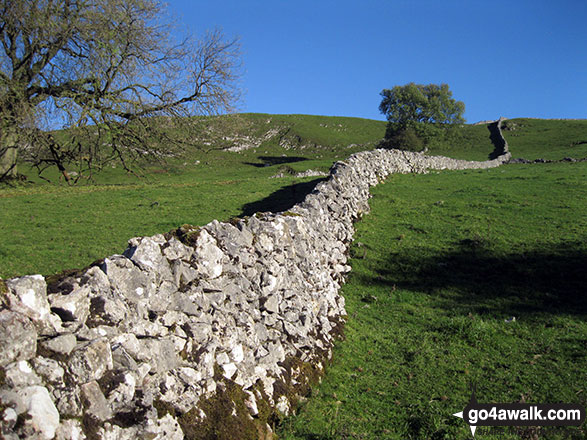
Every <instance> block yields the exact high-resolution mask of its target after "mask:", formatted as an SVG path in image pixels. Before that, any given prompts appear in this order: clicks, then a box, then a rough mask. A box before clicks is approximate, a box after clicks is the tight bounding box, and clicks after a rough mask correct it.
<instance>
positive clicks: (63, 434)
mask: <svg viewBox="0 0 587 440" xmlns="http://www.w3.org/2000/svg"><path fill="white" fill-rule="evenodd" d="M86 438H87V437H86V435H85V434H84V430H83V427H82V424H81V422H80V421H79V420H75V419H67V420H63V421H61V423H60V424H59V427H58V428H57V432H56V433H55V440H85V439H86Z"/></svg>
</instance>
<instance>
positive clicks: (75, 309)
mask: <svg viewBox="0 0 587 440" xmlns="http://www.w3.org/2000/svg"><path fill="white" fill-rule="evenodd" d="M90 292H91V289H90V287H89V286H84V287H79V288H77V289H75V290H73V291H72V292H71V293H69V294H68V295H59V294H57V295H50V296H49V302H50V304H51V310H52V311H53V312H54V313H57V314H58V315H59V316H60V317H61V320H62V321H64V322H66V321H78V322H81V323H82V324H83V323H85V322H86V319H87V318H88V315H89V314H90Z"/></svg>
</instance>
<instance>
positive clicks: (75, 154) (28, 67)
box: [0, 0, 240, 180]
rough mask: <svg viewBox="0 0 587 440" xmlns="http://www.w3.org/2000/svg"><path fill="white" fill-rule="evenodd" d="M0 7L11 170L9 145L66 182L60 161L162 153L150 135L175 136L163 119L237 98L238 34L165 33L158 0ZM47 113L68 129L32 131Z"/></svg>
mask: <svg viewBox="0 0 587 440" xmlns="http://www.w3.org/2000/svg"><path fill="white" fill-rule="evenodd" d="M0 11H1V12H2V16H1V17H0V41H1V44H2V47H3V53H1V54H0V129H1V131H0V147H1V148H2V149H0V173H3V170H5V169H9V174H10V173H13V172H14V169H15V167H14V164H8V163H7V162H6V161H5V160H4V159H5V158H6V157H7V156H6V154H5V153H2V152H3V151H8V148H11V149H12V150H14V147H16V148H18V151H19V154H21V156H26V157H28V158H29V159H30V160H31V161H33V162H35V161H36V162H37V163H38V164H41V165H40V166H39V167H38V168H39V169H41V168H43V169H44V166H45V165H46V164H49V163H51V164H53V165H55V166H57V167H58V168H59V169H60V170H61V171H62V173H63V175H64V177H65V179H66V180H67V176H66V174H65V173H66V166H67V164H73V163H76V164H77V167H78V169H89V170H92V169H95V168H99V167H100V164H101V163H102V162H103V161H111V160H112V159H113V158H114V157H116V158H117V159H118V160H119V161H120V162H121V164H122V165H123V167H124V168H128V169H130V168H131V165H130V162H129V160H130V161H132V159H136V158H138V157H140V156H144V154H152V155H154V156H161V154H160V152H161V149H162V145H158V144H157V142H158V140H159V139H168V140H169V139H173V140H174V142H168V143H167V144H168V147H167V148H168V149H171V150H173V149H175V148H176V147H177V146H179V145H181V144H182V143H183V142H184V140H182V139H180V138H179V137H178V136H170V135H169V133H170V132H173V130H171V129H169V128H168V127H169V123H172V122H169V121H178V119H177V116H189V115H197V114H210V113H211V114H216V113H221V112H225V111H231V110H232V109H233V106H234V103H235V102H236V101H237V100H238V98H239V93H238V89H237V87H236V81H237V79H238V76H239V73H240V47H239V45H238V41H237V40H232V41H225V39H224V37H223V35H222V33H221V32H219V31H214V32H210V33H208V34H206V35H204V36H203V37H202V38H201V39H199V40H194V39H193V38H191V37H186V38H185V39H183V40H181V41H180V42H176V41H174V40H173V39H172V38H171V37H170V23H169V22H166V21H163V20H162V19H161V17H162V16H163V14H162V13H163V5H162V4H161V3H160V2H159V1H158V0H44V1H32V0H0ZM48 111H50V112H51V116H52V117H53V120H54V121H55V120H58V121H62V124H63V126H64V127H71V129H73V128H75V129H76V130H77V131H75V134H72V133H74V132H73V131H72V132H71V133H70V135H69V136H53V135H51V134H50V132H48V131H47V130H46V129H45V130H40V128H42V127H41V122H40V121H41V120H42V119H43V118H46V117H47V116H48V114H47V115H46V112H48ZM160 117H164V118H166V119H165V120H166V121H167V122H168V123H166V124H156V123H154V121H155V120H156V118H160ZM35 121H36V122H35ZM159 125H162V127H160V126H159ZM50 128H56V127H55V124H54V123H53V125H52V126H51V127H50ZM71 129H70V130H71ZM175 131H177V130H175ZM30 139H34V143H33V142H30ZM41 140H43V141H41ZM10 143H12V144H13V145H9V144H10ZM31 145H34V146H36V147H34V148H33V147H31ZM25 146H26V148H25ZM34 149H36V150H35V151H34V153H33V152H32V151H33V150H34ZM12 150H11V151H12ZM137 151H141V152H142V153H141V154H137V153H136V152H137ZM170 153H171V152H170ZM3 158H4V159H3ZM5 162H6V163H5ZM83 164H85V165H83Z"/></svg>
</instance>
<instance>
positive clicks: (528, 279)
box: [0, 114, 587, 440]
mask: <svg viewBox="0 0 587 440" xmlns="http://www.w3.org/2000/svg"><path fill="white" fill-rule="evenodd" d="M198 122H200V123H202V124H203V125H204V126H205V127H209V128H208V129H207V131H206V134H205V135H203V136H202V139H198V140H197V141H198V142H199V143H201V145H200V147H201V149H191V150H187V151H185V153H184V154H183V155H182V156H181V157H176V158H173V159H172V160H171V161H170V162H169V163H168V164H167V165H165V166H163V165H160V164H158V165H147V166H145V167H144V169H143V170H142V175H143V177H142V178H140V179H137V178H136V177H134V176H130V175H127V174H125V173H124V172H123V171H122V170H120V168H109V169H107V170H105V171H104V172H102V173H100V174H99V175H97V176H95V180H94V181H92V182H85V181H84V182H81V184H79V185H77V186H75V187H68V186H66V185H64V184H63V183H62V182H60V181H59V179H58V176H56V175H55V174H51V173H49V174H48V175H47V176H46V177H49V178H51V179H52V180H53V182H54V183H52V184H48V183H46V182H44V181H42V180H39V179H38V178H36V177H35V176H34V173H33V172H32V170H27V168H26V166H21V168H20V170H21V172H24V173H25V174H27V175H28V176H29V178H30V181H29V182H28V183H26V184H22V185H18V186H15V187H10V186H3V187H0V213H1V214H0V277H3V278H8V277H13V276H17V275H22V274H32V273H42V274H44V275H50V274H54V273H56V272H58V271H62V270H65V269H71V268H80V267H84V266H87V265H88V264H90V263H91V262H92V261H94V260H96V259H99V258H103V257H105V256H108V255H111V254H114V253H120V252H122V251H123V250H124V248H125V244H126V241H127V240H128V239H129V238H131V237H133V236H140V235H152V234H155V233H163V232H167V231H169V230H171V229H174V228H177V227H178V226H180V225H182V224H184V223H190V224H200V225H201V224H205V223H207V222H209V221H211V220H212V219H215V218H216V219H219V220H227V219H229V218H231V217H234V216H242V215H245V214H252V213H253V212H255V211H267V210H273V211H279V210H285V209H287V207H288V206H289V205H291V204H293V203H295V202H296V201H298V200H299V199H300V198H301V197H303V195H304V194H305V193H306V192H307V191H309V190H310V189H311V188H312V187H313V185H314V184H315V183H316V182H317V181H318V179H316V178H312V177H310V178H296V177H293V176H292V177H285V178H282V179H271V178H270V176H272V175H274V174H276V173H278V172H280V171H282V172H285V173H286V174H287V173H291V172H297V171H303V170H307V169H317V170H322V171H326V170H328V168H329V167H330V165H331V164H332V163H333V162H334V161H336V160H339V159H344V158H346V157H347V156H348V155H350V154H351V153H352V152H355V151H360V150H365V149H370V148H375V147H376V145H377V143H378V141H379V140H380V139H381V137H382V136H383V133H384V131H385V123H384V122H380V121H367V120H362V119H356V118H329V117H320V116H302V115H260V114H248V115H239V116H238V117H234V116H230V117H221V118H212V119H202V120H199V121H198ZM506 128H507V130H506V131H505V136H506V138H507V140H508V142H509V144H510V150H511V152H512V154H513V156H514V157H523V158H526V159H536V158H544V159H562V158H564V157H567V156H571V157H575V158H580V157H585V156H587V144H585V142H584V141H585V140H587V139H586V138H587V121H545V120H530V119H514V120H510V121H508V123H507V124H506ZM268 132H272V133H274V135H272V136H266V135H267V133H268ZM247 142H248V143H251V142H253V143H254V144H255V146H254V147H252V148H250V149H248V150H244V151H240V152H229V151H222V150H219V149H217V148H216V147H221V148H228V147H234V146H238V145H242V144H243V143H247ZM491 150H492V146H491V143H490V141H489V131H488V130H487V127H486V126H483V125H480V126H465V127H463V128H462V132H461V136H460V138H459V140H458V142H456V143H455V144H454V145H448V144H446V143H445V142H438V143H437V144H432V145H430V147H429V154H444V155H447V156H451V157H456V158H463V159H472V160H485V159H486V158H487V157H488V155H489V154H490V152H491ZM586 174H587V163H553V164H531V165H505V166H502V167H500V168H497V169H491V170H485V171H472V170H471V171H460V172H442V173H436V172H434V173H430V174H428V175H395V176H391V177H390V178H389V179H388V180H387V182H386V183H385V184H381V185H380V186H378V187H376V188H374V189H373V191H372V193H373V199H372V200H371V207H372V213H371V214H370V215H368V216H366V217H365V218H364V219H363V220H362V221H361V222H359V223H357V224H356V227H357V233H356V240H355V242H354V244H353V245H352V248H351V251H350V252H351V256H352V260H351V264H352V266H353V271H352V273H351V275H350V277H349V279H348V283H347V284H346V285H345V287H344V290H343V294H344V296H345V298H346V300H347V311H348V313H349V317H348V323H347V326H346V340H345V341H343V342H341V343H340V344H339V345H338V346H337V347H336V350H335V353H334V358H333V362H332V365H331V366H330V367H329V368H328V371H327V374H326V376H325V378H324V380H323V383H322V384H321V385H320V386H317V387H316V388H315V389H314V390H313V392H312V395H311V398H310V399H308V401H307V402H306V403H305V404H303V405H302V407H301V408H300V410H299V414H298V415H297V416H294V417H290V418H287V419H284V420H283V421H282V423H281V425H280V426H278V427H277V428H278V434H279V438H282V439H289V440H293V439H304V440H329V439H332V440H334V439H465V438H470V433H469V431H468V428H467V426H466V425H465V423H464V422H463V421H462V420H461V419H457V418H455V417H452V416H451V414H453V413H455V412H458V411H462V410H463V408H464V406H465V405H466V403H467V402H468V400H469V397H470V389H469V384H470V383H471V382H473V383H475V384H476V386H477V398H478V399H479V401H480V402H503V403H511V402H519V401H526V402H536V403H547V402H579V403H582V404H584V405H585V403H586V395H587V389H586V388H585V384H586V383H587V368H586V367H587V359H586V354H587V350H586V347H587V321H586V319H585V318H586V316H587V310H586V301H585V296H584V295H585V287H584V286H585V281H586V280H585V275H584V273H585V267H587V245H586V243H587V240H586V238H587V237H586V235H587V202H586V200H587V185H586V182H587V179H586V177H587V176H586ZM513 318H515V320H514V319H513ZM584 429H585V428H583V431H577V430H570V431H564V430H561V429H560V428H559V429H558V430H557V429H554V428H553V429H545V428H542V429H540V428H528V429H521V430H519V431H517V432H514V433H510V432H501V434H503V436H501V437H500V436H498V435H497V434H495V435H494V434H489V433H488V430H487V428H485V429H483V428H479V429H478V434H477V436H478V438H483V439H497V438H512V439H514V438H515V439H518V438H523V439H534V438H540V439H563V438H577V439H579V438H585V432H584Z"/></svg>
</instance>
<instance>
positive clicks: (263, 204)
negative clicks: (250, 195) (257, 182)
mask: <svg viewBox="0 0 587 440" xmlns="http://www.w3.org/2000/svg"><path fill="white" fill-rule="evenodd" d="M323 180H325V178H319V179H314V180H311V181H309V182H302V183H295V184H293V185H289V186H286V187H284V188H281V189H279V190H277V191H275V192H274V193H272V194H270V195H269V196H268V197H265V198H264V199H262V200H258V201H256V202H251V203H247V204H245V205H243V211H242V212H241V214H240V215H239V217H244V216H251V215H253V214H254V213H256V212H282V211H287V210H288V209H290V208H292V207H293V206H294V205H295V204H296V203H300V202H301V201H303V200H304V198H305V197H306V195H308V194H309V193H311V192H312V191H313V190H314V188H315V187H316V185H318V183H320V182H322V181H323Z"/></svg>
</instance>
